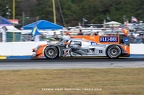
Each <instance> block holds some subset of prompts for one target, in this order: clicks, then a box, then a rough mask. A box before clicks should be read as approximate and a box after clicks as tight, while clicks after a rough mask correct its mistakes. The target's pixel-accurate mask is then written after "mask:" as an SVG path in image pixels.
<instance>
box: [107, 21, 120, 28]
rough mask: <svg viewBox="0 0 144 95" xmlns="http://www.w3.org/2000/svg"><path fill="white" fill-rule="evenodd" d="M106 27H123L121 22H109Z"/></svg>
mask: <svg viewBox="0 0 144 95" xmlns="http://www.w3.org/2000/svg"><path fill="white" fill-rule="evenodd" d="M105 25H106V26H107V25H108V26H110V27H115V26H116V27H117V26H120V25H121V23H119V22H116V21H111V22H107V23H105Z"/></svg>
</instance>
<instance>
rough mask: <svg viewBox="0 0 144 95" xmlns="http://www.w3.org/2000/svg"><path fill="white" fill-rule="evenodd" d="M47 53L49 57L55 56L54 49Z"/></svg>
mask: <svg viewBox="0 0 144 95" xmlns="http://www.w3.org/2000/svg"><path fill="white" fill-rule="evenodd" d="M47 52H48V55H49V56H53V55H54V52H55V51H54V49H49V50H48V51H47Z"/></svg>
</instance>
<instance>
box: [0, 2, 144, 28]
mask: <svg viewBox="0 0 144 95" xmlns="http://www.w3.org/2000/svg"><path fill="white" fill-rule="evenodd" d="M143 3H144V0H55V5H56V20H57V24H60V25H63V26H76V25H78V23H82V18H85V19H87V20H88V22H87V23H103V20H104V19H106V17H107V16H108V17H109V18H110V19H111V20H116V21H119V22H121V23H123V22H124V20H126V19H128V20H129V21H131V16H134V17H136V18H137V19H138V20H144V16H143V13H144V6H143ZM6 6H8V8H6ZM0 9H1V10H0V15H1V16H3V17H5V18H12V0H0ZM8 9H10V11H9V13H10V14H11V15H7V11H8ZM60 9H61V10H60ZM16 18H17V19H19V20H20V23H21V24H22V25H25V24H28V23H31V22H33V21H36V20H39V19H45V20H48V21H51V22H53V5H52V0H16Z"/></svg>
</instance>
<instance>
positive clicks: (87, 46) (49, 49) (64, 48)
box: [32, 36, 130, 59]
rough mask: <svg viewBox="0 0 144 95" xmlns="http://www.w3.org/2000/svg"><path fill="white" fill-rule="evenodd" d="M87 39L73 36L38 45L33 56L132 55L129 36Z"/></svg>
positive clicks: (117, 56)
mask: <svg viewBox="0 0 144 95" xmlns="http://www.w3.org/2000/svg"><path fill="white" fill-rule="evenodd" d="M91 38H94V39H96V40H93V39H89V40H87V38H85V37H78V36H76V37H74V36H73V37H71V38H70V39H69V40H62V41H59V42H57V43H55V44H52V43H50V44H44V45H38V46H37V47H36V48H34V49H33V52H34V53H33V55H32V58H47V59H56V58H60V57H102V56H106V57H108V58H112V59H114V58H119V57H122V56H125V57H129V56H130V45H129V38H128V37H123V38H122V37H119V36H93V37H91Z"/></svg>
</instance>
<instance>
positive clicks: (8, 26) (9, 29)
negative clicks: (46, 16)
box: [0, 25, 22, 32]
mask: <svg viewBox="0 0 144 95" xmlns="http://www.w3.org/2000/svg"><path fill="white" fill-rule="evenodd" d="M4 26H5V27H6V29H7V31H6V32H22V31H21V30H19V29H17V28H15V27H14V26H13V25H0V29H1V28H2V27H4Z"/></svg>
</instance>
